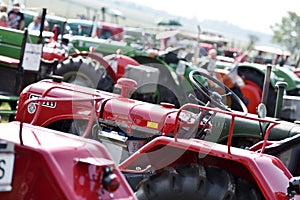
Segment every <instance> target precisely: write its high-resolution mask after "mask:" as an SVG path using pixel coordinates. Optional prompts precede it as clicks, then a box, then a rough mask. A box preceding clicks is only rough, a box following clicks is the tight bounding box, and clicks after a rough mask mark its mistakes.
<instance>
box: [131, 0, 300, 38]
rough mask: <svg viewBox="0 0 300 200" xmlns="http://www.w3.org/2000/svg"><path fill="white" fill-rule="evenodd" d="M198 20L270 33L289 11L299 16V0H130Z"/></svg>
mask: <svg viewBox="0 0 300 200" xmlns="http://www.w3.org/2000/svg"><path fill="white" fill-rule="evenodd" d="M128 1H131V2H135V3H137V4H141V5H145V6H148V7H151V8H154V9H158V10H163V11H166V12H168V13H170V14H172V15H173V14H175V15H179V16H183V17H187V18H193V17H196V18H197V19H198V20H199V21H202V20H204V19H212V20H219V21H227V22H229V23H231V24H234V25H237V26H239V27H241V28H245V29H249V30H254V31H259V32H262V33H267V34H271V33H272V30H271V29H270V26H271V25H275V23H280V22H281V19H282V17H285V16H287V13H288V11H293V12H296V14H297V15H300V1H299V0H275V1H271V0H248V1H246V0H207V1H202V0H181V1H178V0H128Z"/></svg>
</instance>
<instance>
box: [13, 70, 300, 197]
mask: <svg viewBox="0 0 300 200" xmlns="http://www.w3.org/2000/svg"><path fill="white" fill-rule="evenodd" d="M197 76H204V77H205V78H207V79H209V80H210V81H214V83H215V84H218V85H219V84H221V83H220V82H219V81H218V80H216V79H214V78H212V77H209V76H208V75H206V74H205V73H201V72H199V71H192V72H191V73H190V78H191V81H192V83H194V84H195V86H196V88H197V89H199V91H200V92H205V93H206V94H207V95H209V96H210V97H212V98H210V101H209V103H208V104H206V105H197V104H191V103H188V104H185V105H183V106H182V107H181V108H174V107H173V106H172V105H171V104H167V103H162V104H161V105H157V104H151V103H146V102H142V101H138V100H134V99H128V98H127V96H128V94H129V93H130V92H132V90H133V89H134V88H135V87H136V82H135V81H133V80H130V79H126V78H121V79H119V81H118V85H119V86H120V87H121V94H114V93H108V92H104V91H99V90H93V89H91V88H86V87H82V86H78V85H73V84H69V83H64V82H61V79H59V77H54V79H53V80H42V81H40V82H38V83H34V84H32V85H30V86H28V87H27V88H25V89H24V91H23V92H22V94H21V95H20V100H19V105H18V112H17V118H16V119H17V120H18V121H19V120H24V121H25V122H29V123H31V124H34V125H40V126H45V127H48V128H52V129H59V130H62V129H64V130H68V131H69V132H70V133H72V134H78V135H81V136H83V137H89V138H93V139H94V140H97V141H99V142H101V143H103V144H104V145H106V147H107V148H108V149H109V151H110V152H111V153H112V154H113V156H114V159H115V161H116V162H120V165H119V168H120V169H121V170H122V172H123V174H124V175H125V177H126V179H127V181H128V183H129V184H130V186H131V187H132V188H133V190H134V191H135V194H136V196H137V198H138V199H142V200H143V199H167V198H169V199H186V198H188V199H199V198H203V199H246V198H249V199H299V194H300V188H299V177H293V175H292V174H291V172H290V171H289V170H288V168H287V167H286V166H285V165H284V163H283V162H282V161H281V160H280V159H279V158H277V157H274V156H271V155H268V154H265V153H264V151H265V149H266V148H267V146H268V144H269V140H270V139H272V138H274V136H276V135H277V137H279V138H280V137H289V136H291V135H293V134H297V133H296V132H297V130H298V133H299V127H298V126H297V125H295V124H292V123H288V122H281V121H274V120H273V119H269V118H257V116H255V115H252V114H248V113H247V110H246V109H245V105H241V106H242V108H244V109H245V110H244V112H239V111H232V110H230V109H228V107H227V106H225V105H224V104H223V103H222V102H221V100H220V99H221V97H220V95H219V94H218V93H217V91H212V90H207V88H206V87H205V86H203V85H201V83H199V82H198V81H197V78H196V77H197ZM219 86H221V85H219ZM205 88H206V89H205ZM222 89H224V90H226V91H227V92H228V93H230V94H234V93H232V92H231V91H230V90H229V89H228V88H227V87H224V86H223V88H222ZM239 102H240V103H241V104H242V101H241V100H240V101H239ZM264 112H265V111H264V109H262V110H260V113H261V115H262V116H264V115H265V114H264ZM214 120H215V121H214ZM226 121H227V122H226ZM228 121H229V122H228ZM250 121H251V122H250ZM252 122H253V123H252ZM250 124H251V126H250ZM255 124H256V126H254V125H255ZM248 126H249V127H250V128H249V127H248ZM220 127H222V128H220ZM241 127H242V129H240V131H242V132H244V133H245V134H247V135H248V136H249V135H252V134H255V135H258V137H259V138H260V139H261V140H263V141H264V142H263V143H259V144H261V145H258V146H254V147H251V148H250V150H247V149H241V148H236V147H232V145H233V144H234V143H235V142H236V139H238V138H240V139H242V137H244V136H245V135H244V136H243V135H241V134H239V133H240V132H239V130H237V129H239V128H241ZM223 130H226V133H225V134H224V137H225V138H226V139H225V141H224V143H226V144H227V145H224V144H217V143H215V142H214V141H209V137H210V139H211V138H215V139H216V140H219V138H222V137H219V136H220V135H222V133H221V132H222V131H223ZM218 131H219V132H218ZM45 137H47V138H48V140H49V138H50V137H49V135H46V134H45ZM294 141H295V140H294ZM273 144H275V142H273ZM66 146H67V145H66ZM251 150H252V151H251ZM293 150H295V151H292V152H295V153H296V152H297V148H295V149H293ZM256 151H258V152H256ZM285 155H286V154H285ZM285 158H286V160H293V159H297V160H298V159H299V157H295V156H293V154H288V155H286V157H285ZM285 163H286V162H285ZM296 166H297V167H298V169H299V165H296Z"/></svg>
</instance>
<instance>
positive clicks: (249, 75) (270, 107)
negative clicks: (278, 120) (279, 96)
mask: <svg viewBox="0 0 300 200" xmlns="http://www.w3.org/2000/svg"><path fill="white" fill-rule="evenodd" d="M238 74H239V75H240V76H241V77H242V78H243V79H244V80H247V81H250V82H251V83H253V84H255V85H257V86H258V88H260V89H261V91H262V90H263V85H264V79H265V77H264V75H263V74H262V73H260V72H259V71H256V70H253V69H249V68H239V69H238ZM245 82H246V81H245ZM261 96H262V95H261ZM275 104H276V92H275V89H274V87H273V86H272V85H271V84H270V85H269V94H268V100H267V104H266V106H267V116H269V117H273V116H274V113H275Z"/></svg>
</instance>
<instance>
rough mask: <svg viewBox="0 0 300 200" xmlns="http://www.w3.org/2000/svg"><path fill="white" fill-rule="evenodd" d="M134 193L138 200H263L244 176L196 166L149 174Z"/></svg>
mask: <svg viewBox="0 0 300 200" xmlns="http://www.w3.org/2000/svg"><path fill="white" fill-rule="evenodd" d="M135 194H136V196H137V198H138V199H139V200H151V199H158V200H160V199H172V200H173V199H174V200H185V199H189V200H193V199H197V200H199V199H205V200H218V199H220V200H221V199H222V200H224V199H226V200H230V199H243V198H244V197H247V198H246V199H258V200H259V199H262V194H261V193H260V191H259V190H257V189H254V188H253V187H252V186H251V185H250V184H248V183H247V182H246V181H244V180H243V179H240V178H237V177H234V176H233V175H232V174H231V173H229V172H227V171H225V170H224V169H221V168H217V167H214V166H208V167H206V168H204V167H202V166H199V165H186V166H183V167H180V168H177V169H174V168H169V169H168V170H165V171H163V172H162V173H161V174H155V175H153V176H150V177H148V178H147V179H145V180H144V181H142V182H141V183H140V184H139V188H138V189H137V191H136V192H135ZM244 199H245V198H244Z"/></svg>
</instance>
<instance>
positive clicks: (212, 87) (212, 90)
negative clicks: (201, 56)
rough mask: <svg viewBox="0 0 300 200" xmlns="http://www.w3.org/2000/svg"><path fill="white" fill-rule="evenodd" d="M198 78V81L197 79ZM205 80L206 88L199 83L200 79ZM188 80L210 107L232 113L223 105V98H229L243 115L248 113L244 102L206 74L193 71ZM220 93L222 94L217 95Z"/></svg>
mask: <svg viewBox="0 0 300 200" xmlns="http://www.w3.org/2000/svg"><path fill="white" fill-rule="evenodd" d="M197 77H198V79H197ZM203 78H204V79H205V80H206V82H207V84H208V86H205V85H204V84H203V83H201V81H200V80H201V79H203ZM189 79H190V81H191V83H192V84H193V86H194V87H195V88H196V90H197V91H198V92H200V94H201V95H202V96H203V98H204V99H205V100H206V101H210V102H211V104H212V105H214V106H216V107H218V108H220V109H222V110H226V111H231V112H232V111H233V110H231V109H230V108H228V106H226V105H225V104H224V102H223V101H224V98H223V97H228V96H229V97H231V103H238V104H239V106H240V107H241V109H242V112H243V114H244V115H246V114H247V113H248V109H247V107H246V105H245V104H244V102H243V101H242V100H241V99H240V98H239V97H238V96H237V95H236V94H235V93H234V92H233V91H232V90H230V89H229V88H228V87H227V86H226V85H224V84H223V83H222V82H220V81H219V80H217V79H216V78H214V77H212V76H210V75H209V74H207V73H204V72H201V71H199V70H194V71H191V72H190V73H189ZM220 91H222V93H224V94H219V92H220Z"/></svg>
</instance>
